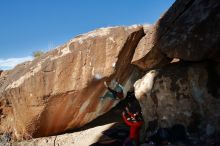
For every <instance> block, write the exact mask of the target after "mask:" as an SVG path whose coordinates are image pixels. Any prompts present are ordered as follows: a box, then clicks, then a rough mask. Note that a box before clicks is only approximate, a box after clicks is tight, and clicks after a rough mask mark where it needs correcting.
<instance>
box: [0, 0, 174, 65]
mask: <svg viewBox="0 0 220 146" xmlns="http://www.w3.org/2000/svg"><path fill="white" fill-rule="evenodd" d="M173 3H174V0H138V1H137V0H108V1H107V0H62V1H61V0H1V1H0V69H11V68H12V67H14V66H15V65H16V64H18V63H21V62H23V61H27V60H31V59H32V57H31V56H32V53H33V52H34V51H36V50H42V51H48V50H50V49H53V48H55V47H56V46H58V45H61V44H63V43H65V42H66V41H68V40H70V39H71V38H73V37H74V36H76V35H79V34H82V33H86V32H88V31H91V30H94V29H97V28H100V27H107V26H118V25H133V24H153V23H155V22H156V20H158V18H159V17H160V16H161V15H162V14H163V13H164V12H165V11H166V10H167V9H168V8H169V7H170V6H171V5H172V4H173Z"/></svg>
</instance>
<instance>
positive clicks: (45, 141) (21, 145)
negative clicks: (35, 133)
mask: <svg viewBox="0 0 220 146" xmlns="http://www.w3.org/2000/svg"><path fill="white" fill-rule="evenodd" d="M113 125H114V124H113V123H111V124H106V125H103V126H98V127H94V128H90V129H87V130H84V131H80V132H75V133H67V134H63V135H57V136H51V137H43V138H37V139H33V140H29V141H23V142H17V143H13V144H12V145H11V146H88V145H92V144H94V143H95V142H97V140H98V139H99V138H100V137H101V136H102V132H103V131H105V130H107V129H109V128H111V126H113Z"/></svg>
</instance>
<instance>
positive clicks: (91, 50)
mask: <svg viewBox="0 0 220 146" xmlns="http://www.w3.org/2000/svg"><path fill="white" fill-rule="evenodd" d="M219 9H220V1H218V0H212V1H206V0H196V1H194V0H178V1H176V2H175V3H174V4H173V6H172V7H171V8H170V9H169V10H168V11H167V12H166V13H165V14H164V15H163V16H162V17H161V18H160V19H159V20H158V21H157V23H156V24H155V25H152V26H147V27H145V26H141V25H134V26H129V27H108V28H100V29H97V30H95V31H92V32H89V33H86V34H83V35H80V36H77V37H75V38H74V39H72V40H70V41H69V42H68V43H66V44H64V45H63V46H60V47H58V48H56V49H54V50H53V51H50V52H48V53H46V54H44V55H42V56H41V57H39V58H36V59H35V60H33V61H31V62H26V63H23V64H20V65H18V66H16V67H15V68H14V69H13V70H10V71H4V72H3V73H2V72H0V99H1V103H0V106H1V107H0V114H1V121H0V122H1V123H0V132H2V133H4V132H8V133H11V134H12V135H13V136H14V138H16V139H28V138H31V137H41V136H48V135H54V134H58V133H61V132H65V131H67V130H69V129H74V128H79V127H81V126H83V125H85V124H86V123H88V122H90V121H92V120H93V119H95V118H96V117H98V116H100V115H102V114H104V113H106V112H107V111H109V110H110V109H111V108H112V107H114V106H115V105H116V104H117V103H118V102H119V100H116V99H114V98H112V97H111V96H109V94H108V91H107V90H106V88H105V86H104V84H103V82H104V81H107V82H110V84H111V86H112V87H115V86H116V84H117V83H120V84H121V86H122V87H123V89H124V93H125V94H126V92H127V91H128V90H129V89H130V88H132V86H133V84H134V87H135V95H136V97H137V99H138V100H139V102H140V105H141V108H142V112H143V116H144V121H145V128H146V129H147V128H148V126H149V123H150V122H154V123H156V125H157V127H171V126H172V125H173V124H176V123H180V124H183V125H185V126H186V127H188V128H189V130H191V131H192V132H194V131H198V130H201V129H203V131H202V132H206V133H208V134H213V133H214V132H215V131H216V132H217V131H219V130H220V124H219V123H220V63H219V60H220V44H219V42H220V33H219V32H220V11H219ZM176 58H178V59H179V60H180V61H177V62H171V61H172V60H173V59H176ZM143 75H144V76H143ZM141 77H142V78H141ZM140 78H141V79H140ZM138 79H139V80H138ZM135 82H136V83H135Z"/></svg>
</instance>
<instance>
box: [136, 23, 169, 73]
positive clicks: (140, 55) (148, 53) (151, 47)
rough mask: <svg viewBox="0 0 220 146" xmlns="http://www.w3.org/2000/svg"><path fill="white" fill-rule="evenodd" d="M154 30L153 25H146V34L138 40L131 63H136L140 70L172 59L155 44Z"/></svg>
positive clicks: (155, 30) (160, 64) (157, 65)
mask: <svg viewBox="0 0 220 146" xmlns="http://www.w3.org/2000/svg"><path fill="white" fill-rule="evenodd" d="M156 32H157V28H156V27H155V26H154V25H152V26H148V27H146V28H145V33H146V35H145V36H144V37H143V38H142V39H141V40H140V42H139V44H138V46H137V48H136V50H135V53H134V56H133V59H132V64H134V65H137V66H138V67H139V68H141V69H142V70H149V69H151V68H154V67H161V66H163V65H166V64H168V63H169V62H170V61H171V60H172V59H170V58H168V57H166V55H165V54H163V53H162V52H161V51H160V49H159V48H158V47H156V46H155V43H156V42H155V35H156Z"/></svg>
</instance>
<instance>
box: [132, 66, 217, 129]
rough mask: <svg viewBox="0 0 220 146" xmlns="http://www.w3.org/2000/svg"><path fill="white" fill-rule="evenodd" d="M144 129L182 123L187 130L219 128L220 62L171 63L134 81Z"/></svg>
mask: <svg viewBox="0 0 220 146" xmlns="http://www.w3.org/2000/svg"><path fill="white" fill-rule="evenodd" d="M134 86H135V95H136V97H137V99H138V100H139V101H140V104H141V107H142V112H143V116H144V120H145V123H146V128H147V127H148V126H149V123H150V122H155V123H157V126H158V127H171V126H172V125H174V124H177V123H179V124H184V125H185V126H186V127H188V130H189V131H192V132H193V131H194V132H195V131H196V130H197V132H198V131H199V130H198V129H200V128H201V129H200V132H201V131H202V130H203V131H202V132H204V130H206V129H207V127H212V128H213V129H215V130H217V131H219V130H220V98H219V97H220V64H217V63H213V62H211V63H210V62H205V63H194V64H192V63H174V64H170V65H168V66H166V67H164V68H161V69H158V70H151V71H149V72H148V73H147V74H146V75H145V76H144V77H143V78H142V79H140V80H138V81H137V82H136V83H135V85H134Z"/></svg>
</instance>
